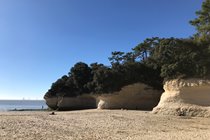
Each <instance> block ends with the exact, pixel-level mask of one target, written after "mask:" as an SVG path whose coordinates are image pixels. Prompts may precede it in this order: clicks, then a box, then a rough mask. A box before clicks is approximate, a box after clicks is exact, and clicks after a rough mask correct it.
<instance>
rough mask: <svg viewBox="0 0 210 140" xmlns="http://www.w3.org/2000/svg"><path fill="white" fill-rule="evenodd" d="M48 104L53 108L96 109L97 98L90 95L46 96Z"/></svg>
mask: <svg viewBox="0 0 210 140" xmlns="http://www.w3.org/2000/svg"><path fill="white" fill-rule="evenodd" d="M45 100H46V104H47V105H48V107H49V108H51V109H53V110H75V109H94V108H96V99H95V97H93V96H90V95H82V96H78V97H45Z"/></svg>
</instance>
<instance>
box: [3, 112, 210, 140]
mask: <svg viewBox="0 0 210 140" xmlns="http://www.w3.org/2000/svg"><path fill="white" fill-rule="evenodd" d="M49 114H50V112H0V139H1V140H13V139H16V140H19V139H21V140H22V139H23V140H141V139H142V140H146V139H155V140H158V139H159V140H163V139H167V140H170V139H173V140H174V139H184V140H189V139H197V140H202V139H209V138H210V118H190V117H183V116H182V117H179V116H162V115H158V114H152V113H150V112H145V111H128V110H83V111H69V112H55V114H56V115H49Z"/></svg>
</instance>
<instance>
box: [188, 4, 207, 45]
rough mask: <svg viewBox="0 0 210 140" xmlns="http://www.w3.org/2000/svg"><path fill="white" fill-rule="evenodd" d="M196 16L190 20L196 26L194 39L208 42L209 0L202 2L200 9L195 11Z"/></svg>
mask: <svg viewBox="0 0 210 140" xmlns="http://www.w3.org/2000/svg"><path fill="white" fill-rule="evenodd" d="M196 15H197V16H198V17H197V18H195V19H194V20H191V21H190V24H192V25H193V26H195V27H196V29H197V33H196V34H195V39H196V40H197V41H199V42H208V43H209V42H210V41H209V40H210V0H205V1H204V2H203V3H202V8H201V10H199V11H197V12H196Z"/></svg>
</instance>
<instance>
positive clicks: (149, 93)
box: [97, 83, 162, 110]
mask: <svg viewBox="0 0 210 140" xmlns="http://www.w3.org/2000/svg"><path fill="white" fill-rule="evenodd" d="M161 93H162V91H159V90H154V89H152V88H151V87H149V86H147V85H144V84H142V83H136V84H133V85H128V86H125V87H123V88H122V90H121V91H119V92H115V93H112V94H102V95H101V96H98V97H97V102H98V109H142V110H152V108H154V107H155V106H156V105H157V104H158V102H159V100H160V96H161Z"/></svg>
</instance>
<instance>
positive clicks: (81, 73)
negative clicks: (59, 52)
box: [69, 62, 92, 94]
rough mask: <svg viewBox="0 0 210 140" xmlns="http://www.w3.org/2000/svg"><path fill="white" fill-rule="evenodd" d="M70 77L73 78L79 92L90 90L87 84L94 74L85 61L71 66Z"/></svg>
mask: <svg viewBox="0 0 210 140" xmlns="http://www.w3.org/2000/svg"><path fill="white" fill-rule="evenodd" d="M69 77H71V78H72V80H73V83H74V85H75V87H76V88H77V90H78V91H79V93H81V94H82V93H86V92H89V91H88V88H87V85H86V84H87V83H88V82H90V81H91V80H92V74H91V69H90V67H89V66H88V65H87V64H85V63H83V62H78V63H76V64H75V65H74V67H72V68H71V70H70V72H69Z"/></svg>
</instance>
